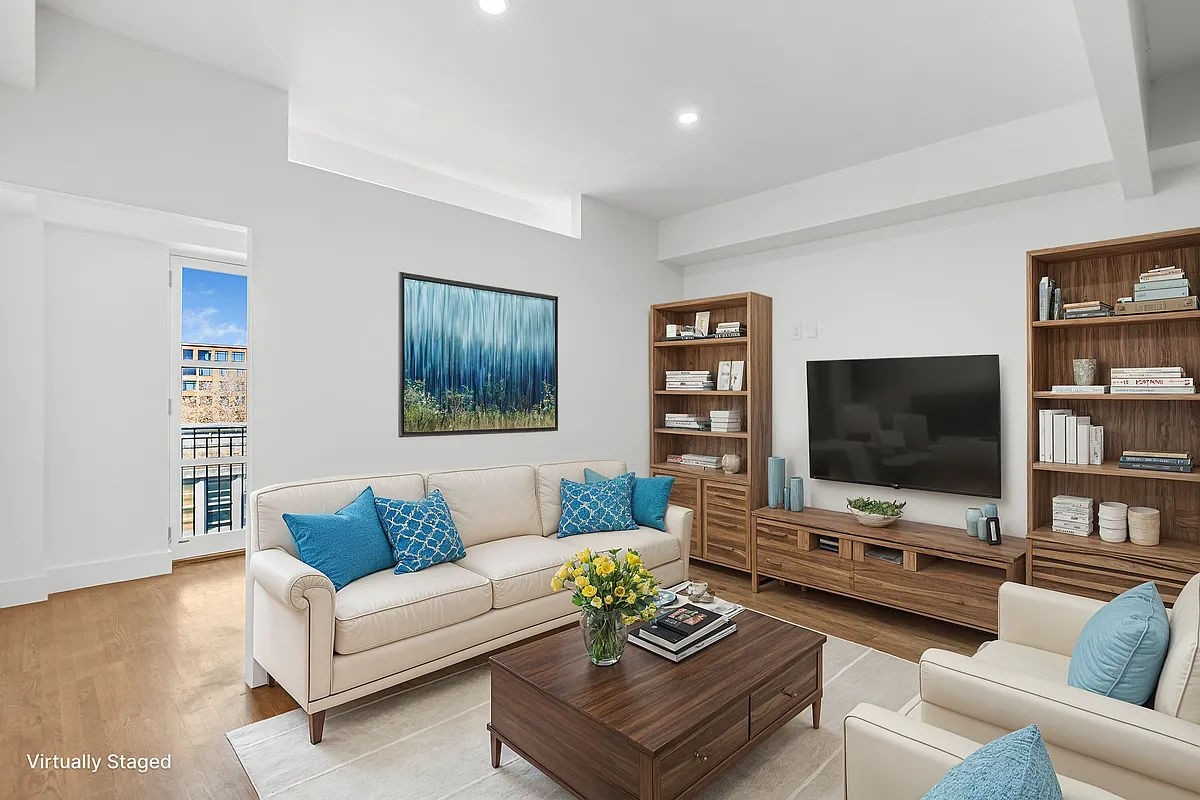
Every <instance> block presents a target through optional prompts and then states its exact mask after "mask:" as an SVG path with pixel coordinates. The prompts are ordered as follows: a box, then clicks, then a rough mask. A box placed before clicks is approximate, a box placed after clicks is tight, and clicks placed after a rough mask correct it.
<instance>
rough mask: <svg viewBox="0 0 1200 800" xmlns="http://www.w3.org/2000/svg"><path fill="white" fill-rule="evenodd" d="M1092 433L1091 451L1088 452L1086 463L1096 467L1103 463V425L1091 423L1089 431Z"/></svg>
mask: <svg viewBox="0 0 1200 800" xmlns="http://www.w3.org/2000/svg"><path fill="white" fill-rule="evenodd" d="M1089 432H1090V433H1091V435H1092V443H1091V452H1090V453H1088V463H1089V464H1091V465H1092V466H1094V467H1098V466H1100V465H1101V464H1103V463H1104V426H1103V425H1093V426H1092V428H1091V430H1090V431H1089Z"/></svg>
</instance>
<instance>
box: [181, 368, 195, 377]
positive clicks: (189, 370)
mask: <svg viewBox="0 0 1200 800" xmlns="http://www.w3.org/2000/svg"><path fill="white" fill-rule="evenodd" d="M183 374H184V375H195V374H196V368H195V367H184V368H183Z"/></svg>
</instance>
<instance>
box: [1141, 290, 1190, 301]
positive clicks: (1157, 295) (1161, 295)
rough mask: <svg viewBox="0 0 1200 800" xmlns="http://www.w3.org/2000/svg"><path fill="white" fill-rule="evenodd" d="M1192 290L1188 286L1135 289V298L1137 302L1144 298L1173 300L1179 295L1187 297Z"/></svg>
mask: <svg viewBox="0 0 1200 800" xmlns="http://www.w3.org/2000/svg"><path fill="white" fill-rule="evenodd" d="M1191 292H1192V290H1191V289H1190V288H1188V287H1187V286H1180V287H1178V288H1175V289H1135V290H1134V292H1133V300H1134V302H1135V303H1136V302H1141V301H1143V300H1173V299H1175V298H1177V297H1187V296H1188V295H1190V294H1191Z"/></svg>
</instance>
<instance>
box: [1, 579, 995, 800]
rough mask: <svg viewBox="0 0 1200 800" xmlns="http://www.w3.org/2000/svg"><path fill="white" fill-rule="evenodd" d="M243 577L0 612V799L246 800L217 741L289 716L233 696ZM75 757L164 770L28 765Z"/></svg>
mask: <svg viewBox="0 0 1200 800" xmlns="http://www.w3.org/2000/svg"><path fill="white" fill-rule="evenodd" d="M243 569H244V566H243V561H242V559H241V558H240V557H238V558H226V559H220V560H214V561H204V562H199V563H191V564H182V565H177V567H176V570H175V572H174V574H172V575H164V576H161V577H156V578H147V579H145V580H140V581H130V582H128V583H121V584H114V585H110V586H101V587H96V588H93V589H81V590H79V591H75V592H66V593H63V594H57V595H52V596H51V597H50V599H49V600H48V601H46V602H44V603H35V604H32V605H27V606H18V607H16V608H7V609H0V709H2V710H3V714H4V722H5V724H4V725H3V726H0V753H3V758H2V759H0V787H4V788H3V789H2V790H0V794H3V795H4V796H6V797H14V798H34V797H39V798H40V797H52V798H53V797H58V798H72V799H73V798H106V797H121V798H142V797H145V798H156V799H157V798H220V799H221V800H224V799H225V798H254V797H255V796H256V795H255V792H254V789H253V788H252V787H251V785H250V782H249V780H248V779H247V778H246V775H245V773H244V772H243V770H242V768H241V764H240V763H239V762H238V760H237V757H236V756H234V754H233V750H232V748H231V747H230V746H229V743H228V742H227V741H226V740H225V732H226V731H229V730H232V729H234V728H238V727H241V726H242V725H246V724H249V723H251V722H255V721H257V720H260V719H266V718H268V717H272V716H275V715H277V714H282V713H283V712H285V711H288V710H290V709H292V708H295V707H296V704H295V703H294V702H293V701H292V699H291V698H290V697H288V695H287V694H286V693H285V692H284V691H283V690H282V689H280V688H277V687H276V688H268V687H262V688H258V689H249V688H248V687H246V685H245V684H244V683H243V682H242V647H243V639H242V635H243V634H242V631H243V622H242V621H243V615H244V583H243ZM693 577H694V578H696V579H700V580H707V581H708V582H709V583H710V584H711V585H712V587H713V589H714V590H715V591H716V592H717V593H718V594H721V595H723V596H725V597H728V598H730V599H733V600H736V601H738V602H744V603H746V604H747V605H750V606H751V607H753V608H756V609H759V610H761V611H764V612H765V613H768V614H772V615H774V616H777V617H780V618H782V619H787V620H790V621H792V622H797V623H800V624H803V625H807V626H809V627H812V628H814V629H817V630H820V631H822V632H824V633H828V634H831V635H833V636H839V637H842V638H845V639H852V640H854V641H857V642H861V643H862V644H865V645H868V646H870V647H874V648H877V649H879V650H883V651H886V652H889V653H892V654H893V655H897V656H900V657H902V658H907V659H911V660H916V659H917V658H918V657H919V656H920V654H921V652H922V651H923V650H925V649H926V648H928V647H943V648H946V649H950V650H956V651H959V652H965V653H970V652H972V651H974V649H975V647H977V646H978V644H979V643H980V642H982V641H984V640H985V639H987V638H988V637H987V635H986V634H983V633H978V632H975V631H970V630H967V629H965V628H958V627H956V626H954V625H950V624H947V623H941V622H936V621H933V620H927V619H924V618H921V617H916V616H912V615H909V614H905V613H903V612H899V611H893V610H890V609H884V608H879V607H875V606H871V605H867V604H865V603H860V602H857V601H854V600H849V599H846V598H841V597H836V596H834V595H828V594H823V593H820V592H815V591H812V592H803V593H802V592H800V591H798V590H796V589H795V588H786V589H785V588H783V587H781V586H779V585H778V584H772V585H770V586H768V587H766V588H764V590H763V591H762V592H760V593H759V594H758V595H753V596H752V595H751V593H750V590H749V585H748V580H747V578H746V577H745V576H744V575H741V574H739V573H735V572H732V571H725V570H721V569H717V568H713V567H707V566H700V565H696V567H695V568H694V569H693ZM479 660H480V661H482V659H479ZM459 668H461V667H459ZM430 677H434V676H430ZM481 736H482V732H481ZM481 741H484V740H483V739H481ZM84 753H89V754H92V755H96V756H99V757H100V758H101V759H105V758H107V756H108V754H109V753H116V754H124V755H129V756H155V755H167V754H170V755H171V760H172V763H171V769H170V770H165V771H152V772H147V773H144V774H142V773H138V772H136V771H129V770H125V771H116V770H109V769H106V768H103V767H102V768H101V769H100V770H98V771H97V772H96V773H95V774H92V773H90V772H83V771H68V770H54V769H50V770H42V769H31V768H30V766H29V764H28V761H27V757H28V756H36V755H38V754H44V755H47V756H52V755H55V754H57V755H59V756H63V757H69V756H79V755H82V754H84Z"/></svg>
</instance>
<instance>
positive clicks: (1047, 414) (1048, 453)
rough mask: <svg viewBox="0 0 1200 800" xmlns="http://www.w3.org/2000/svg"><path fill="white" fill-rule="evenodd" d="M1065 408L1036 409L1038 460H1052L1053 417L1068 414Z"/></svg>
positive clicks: (1068, 411)
mask: <svg viewBox="0 0 1200 800" xmlns="http://www.w3.org/2000/svg"><path fill="white" fill-rule="evenodd" d="M1070 413H1071V410H1070V409H1067V408H1043V409H1041V410H1040V411H1038V423H1039V424H1038V461H1046V462H1049V461H1053V460H1054V417H1055V416H1056V415H1060V414H1061V415H1065V414H1070Z"/></svg>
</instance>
